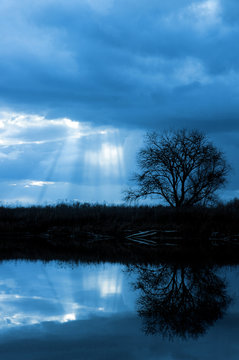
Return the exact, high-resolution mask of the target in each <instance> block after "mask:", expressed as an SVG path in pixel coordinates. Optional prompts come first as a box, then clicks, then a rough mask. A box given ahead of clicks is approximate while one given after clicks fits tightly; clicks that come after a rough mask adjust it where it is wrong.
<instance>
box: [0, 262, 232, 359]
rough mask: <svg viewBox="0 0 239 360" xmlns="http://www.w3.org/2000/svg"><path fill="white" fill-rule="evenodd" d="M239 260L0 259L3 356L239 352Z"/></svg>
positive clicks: (218, 356)
mask: <svg viewBox="0 0 239 360" xmlns="http://www.w3.org/2000/svg"><path fill="white" fill-rule="evenodd" d="M238 275H239V267H233V268H221V269H212V268H202V269H191V268H187V267H183V266H162V265H159V266H157V267H156V266H154V267H145V266H144V267H143V266H137V267H135V266H131V267H127V266H125V265H121V264H109V263H106V264H78V265H73V264H66V263H57V262H50V263H43V262H40V261H38V262H28V261H17V262H13V261H9V262H7V261H6V262H2V263H1V264H0V307H1V309H0V331H1V336H0V356H1V358H2V359H4V360H8V359H14V360H15V359H24V360H28V359H29V360H30V359H31V360H38V359H39V360H40V359H41V360H42V359H68V360H71V359H74V360H76V359H86V360H87V359H97V360H101V359H102V360H107V359H122V358H123V359H139V360H140V359H145V360H154V359H165V360H169V359H172V360H176V359H177V360H181V359H184V360H187V359H190V360H191V359H194V360H197V359H198V360H199V359H200V360H201V359H212V358H215V359H219V360H220V359H238V357H239V344H238V333H239V301H238V299H239V298H238V293H239V284H238Z"/></svg>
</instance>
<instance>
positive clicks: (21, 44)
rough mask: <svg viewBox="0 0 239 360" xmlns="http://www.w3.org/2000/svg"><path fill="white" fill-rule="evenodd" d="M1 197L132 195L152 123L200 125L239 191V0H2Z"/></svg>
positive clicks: (160, 126) (23, 200) (229, 193)
mask: <svg viewBox="0 0 239 360" xmlns="http://www.w3.org/2000/svg"><path fill="white" fill-rule="evenodd" d="M0 13H1V23H0V35H1V36H0V188H1V191H0V201H1V202H2V203H4V204H38V203H41V204H46V203H55V202H59V201H80V202H100V203H104V202H105V203H122V202H123V200H122V199H123V194H122V191H124V190H125V189H126V188H127V186H128V183H129V178H130V176H131V174H132V172H133V171H134V170H135V157H136V154H137V151H138V149H139V148H140V147H141V146H142V143H143V135H144V134H145V132H146V131H149V130H157V131H159V132H161V131H163V130H167V129H172V128H182V127H187V128H196V129H199V130H200V131H203V132H205V133H206V134H207V135H208V137H209V138H210V139H211V140H212V141H213V143H214V144H215V145H216V146H217V147H219V148H220V150H222V151H223V152H224V153H225V156H226V158H227V159H228V161H229V163H230V164H231V166H232V169H233V171H232V173H231V175H230V177H229V179H228V184H227V186H226V188H225V191H223V193H222V194H221V196H222V198H223V199H225V200H228V199H231V198H234V197H236V196H239V165H238V161H237V153H238V146H239V141H238V137H239V120H238V114H239V47H238V46H237V43H238V36H239V3H238V1H237V0H230V1H226V0H206V1H199V0H198V1H191V0H181V1H176V0H168V1H167V2H166V1H161V2H159V1H156V0H150V1H149V0H140V1H136V0H41V1H40V0H21V1H18V0H1V1H0Z"/></svg>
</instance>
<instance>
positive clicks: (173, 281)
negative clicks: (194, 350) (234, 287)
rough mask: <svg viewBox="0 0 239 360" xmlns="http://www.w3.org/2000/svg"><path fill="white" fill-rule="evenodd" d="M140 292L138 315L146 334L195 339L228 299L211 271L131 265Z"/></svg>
mask: <svg viewBox="0 0 239 360" xmlns="http://www.w3.org/2000/svg"><path fill="white" fill-rule="evenodd" d="M131 271H133V272H135V273H137V275H138V276H137V281H136V283H135V284H134V288H135V289H138V290H140V296H139V298H138V300H137V306H138V314H139V316H140V317H141V318H142V320H143V330H144V332H145V333H146V334H156V333H161V334H162V335H163V336H166V337H169V338H173V337H175V336H178V337H182V338H188V337H194V338H196V337H198V336H199V335H202V334H203V333H205V331H206V330H207V328H208V327H209V326H211V325H213V323H214V322H215V321H216V320H218V319H219V318H221V317H222V316H223V314H224V312H225V310H226V309H227V307H228V305H229V303H230V301H231V299H230V297H229V296H228V295H227V294H226V287H225V283H224V282H223V280H222V279H221V278H219V277H218V276H217V275H216V274H215V273H214V272H213V271H212V269H210V268H208V267H205V268H200V269H198V268H197V269H193V268H191V267H185V266H177V265H173V266H168V265H160V266H158V267H142V266H133V267H131Z"/></svg>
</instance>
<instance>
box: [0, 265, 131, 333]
mask: <svg viewBox="0 0 239 360" xmlns="http://www.w3.org/2000/svg"><path fill="white" fill-rule="evenodd" d="M122 286H123V272H122V266H121V265H120V264H97V265H96V264H91V265H87V264H85V265H84V264H81V265H80V266H75V267H73V268H72V266H69V265H66V264H59V263H58V264H57V263H55V262H51V263H48V264H43V263H42V262H40V261H39V262H16V263H13V262H4V263H1V265H0V313H1V316H0V328H5V327H9V326H22V325H29V324H38V323H42V322H45V321H55V322H59V323H64V322H68V321H73V320H80V319H87V318H89V317H91V316H93V315H97V316H102V315H107V314H112V313H119V312H122V311H126V310H127V308H128V307H129V306H130V307H131V308H132V307H133V305H132V304H131V305H130V296H129V298H128V299H127V297H125V298H124V291H127V289H126V287H127V286H126V284H124V289H122Z"/></svg>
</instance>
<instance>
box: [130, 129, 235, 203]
mask: <svg viewBox="0 0 239 360" xmlns="http://www.w3.org/2000/svg"><path fill="white" fill-rule="evenodd" d="M137 165H138V168H139V173H137V174H136V175H135V176H134V178H133V180H134V181H135V182H136V184H137V188H136V189H132V188H131V189H129V190H128V191H127V192H126V196H125V200H126V201H132V200H137V199H139V198H146V197H148V196H154V195H157V196H159V197H161V198H163V199H164V200H166V202H167V203H168V204H169V205H171V206H173V207H183V206H193V205H196V204H207V203H209V202H210V201H212V200H213V198H214V196H215V192H216V190H218V189H219V188H221V187H223V185H224V184H225V182H226V176H227V175H228V172H229V170H230V166H229V165H228V164H227V162H226V160H225V158H224V154H223V153H222V152H221V151H219V150H218V149H217V148H216V147H215V146H214V145H213V144H212V143H211V142H210V141H209V140H208V139H207V137H206V136H205V135H204V134H203V133H202V132H200V131H198V130H186V129H181V130H175V131H170V132H167V133H164V134H162V135H160V134H158V133H157V132H150V133H148V134H147V135H146V138H145V146H144V147H143V148H142V149H141V150H140V151H139V153H138V157H137Z"/></svg>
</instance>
